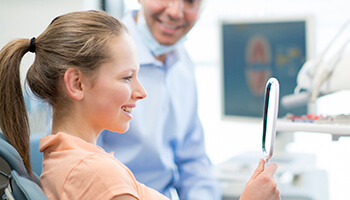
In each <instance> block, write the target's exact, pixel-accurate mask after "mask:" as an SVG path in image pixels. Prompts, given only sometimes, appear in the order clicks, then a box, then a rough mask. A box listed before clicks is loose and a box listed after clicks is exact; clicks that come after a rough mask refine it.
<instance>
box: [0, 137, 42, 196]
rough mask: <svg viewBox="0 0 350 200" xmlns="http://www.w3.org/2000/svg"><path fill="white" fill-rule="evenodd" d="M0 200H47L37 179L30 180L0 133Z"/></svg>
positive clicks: (12, 148) (16, 155)
mask: <svg viewBox="0 0 350 200" xmlns="http://www.w3.org/2000/svg"><path fill="white" fill-rule="evenodd" d="M0 195H1V196H0V199H4V200H22V199H23V200H26V199H27V200H42V199H43V200H48V198H47V197H46V195H45V194H44V192H43V190H42V189H41V187H40V180H39V177H38V176H37V174H36V173H35V172H33V178H31V177H30V176H29V174H28V172H27V170H26V168H25V167H24V163H23V160H22V158H21V156H20V155H19V153H18V152H17V150H16V149H15V148H14V147H13V146H12V145H11V144H10V143H8V142H7V139H6V138H5V136H4V135H3V134H2V133H0Z"/></svg>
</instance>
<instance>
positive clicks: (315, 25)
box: [0, 0, 350, 200]
mask: <svg viewBox="0 0 350 200" xmlns="http://www.w3.org/2000/svg"><path fill="white" fill-rule="evenodd" d="M349 7H350V1H347V0H307V1H305V0H303V1H302V0H244V1H242V0H205V7H204V9H203V13H202V15H201V18H200V19H199V21H198V23H197V24H196V25H195V28H194V29H193V30H192V31H191V32H190V33H189V35H188V40H187V41H186V43H185V45H186V47H187V49H188V52H189V53H190V55H191V56H192V58H193V59H194V61H195V64H196V78H197V84H198V95H199V115H200V118H201V120H202V124H203V126H204V131H205V137H206V146H207V152H208V155H209V157H210V159H211V160H212V162H213V164H214V165H215V166H216V167H217V169H218V178H219V179H220V180H222V182H223V191H224V193H225V194H227V196H228V198H230V195H231V196H234V195H235V192H232V190H235V188H238V189H237V191H238V192H239V188H240V187H242V185H240V184H238V183H237V184H236V185H235V184H230V180H229V178H227V179H225V177H222V176H223V175H222V174H224V175H226V174H227V176H228V177H229V174H230V173H237V172H240V170H242V168H240V169H236V168H235V167H237V166H238V165H239V164H235V163H242V162H248V161H246V160H244V158H243V157H245V158H247V157H252V158H253V160H254V162H253V164H252V165H254V166H253V167H255V166H256V165H257V163H258V158H259V157H262V152H261V138H262V137H261V134H262V126H261V118H259V116H253V117H251V116H240V115H234V116H229V117H227V116H226V115H225V112H224V105H223V98H222V97H223V92H224V89H223V88H224V86H223V80H222V79H223V76H222V72H223V68H224V66H223V65H224V62H223V55H224V52H223V45H224V44H225V41H223V39H224V38H223V37H222V23H223V21H228V22H234V23H237V21H248V20H253V21H254V20H256V21H257V22H259V20H261V19H265V18H269V19H274V20H276V21H279V20H278V19H290V18H296V17H298V18H300V17H302V18H303V19H306V18H307V19H311V22H310V24H307V30H306V31H307V32H305V38H306V43H307V46H306V47H305V51H307V52H305V54H306V55H305V61H307V60H312V59H317V58H319V56H320V55H321V54H322V53H323V52H324V50H325V49H326V48H327V46H328V45H329V44H330V43H331V41H332V39H333V38H335V37H336V35H337V33H338V32H339V31H340V29H341V27H343V25H344V24H346V23H347V22H348V21H349V20H350V12H349V11H348V10H349ZM136 8H139V4H138V2H137V0H107V1H100V0H30V1H27V0H11V1H10V0H0V48H2V47H3V46H4V45H5V44H6V43H8V42H9V41H11V40H13V39H16V38H32V37H36V36H38V35H39V34H40V33H41V32H42V31H43V30H44V29H45V28H46V27H47V26H48V24H49V23H50V22H51V20H52V19H53V18H55V17H56V16H58V15H61V14H64V13H67V12H71V11H78V10H88V9H104V10H106V11H107V12H109V13H110V14H111V15H113V16H115V17H117V18H121V17H122V16H123V14H124V13H125V12H127V11H128V10H131V9H136ZM346 29H347V30H348V29H350V27H347V28H346ZM280 34H284V33H283V32H281V33H280ZM346 35H347V36H349V35H350V34H346ZM344 43H345V42H339V43H338V44H336V46H335V47H333V48H332V49H331V50H330V51H329V52H328V54H327V55H326V56H325V60H327V59H330V60H331V59H332V58H333V57H334V55H335V54H336V53H337V52H338V50H339V49H340V48H342V46H343V44H344ZM348 49H349V48H345V49H344V52H342V53H343V56H342V58H344V59H345V58H347V57H348V58H349V56H350V54H349V53H350V51H349V50H348ZM33 58H34V55H33V54H27V55H26V56H25V58H24V59H23V62H22V73H23V76H24V74H25V73H26V70H27V69H28V68H29V67H30V65H31V63H32V61H33ZM302 64H303V63H302ZM343 65H344V66H345V65H346V67H347V68H349V67H350V66H347V64H346V63H345V64H343ZM348 65H350V62H349V63H348ZM297 67H298V69H300V68H301V67H302V65H300V66H297ZM345 72H347V71H345ZM296 75H297V74H295V80H294V81H295V82H291V83H290V84H294V86H296V78H297V76H296ZM23 76H22V77H23ZM242 84H243V83H242ZM244 84H245V83H244ZM345 84H346V83H345ZM294 86H293V87H294ZM346 86H348V85H346ZM345 88H346V87H345ZM349 88H350V85H349ZM292 92H293V91H291V93H292ZM29 99H31V103H28V105H30V108H28V110H29V111H30V117H31V119H30V121H31V128H32V132H33V133H34V134H38V135H43V134H47V133H49V129H50V128H49V127H50V110H49V108H47V107H46V106H45V105H44V104H42V102H40V101H38V100H33V98H32V97H29ZM349 100H350V92H349V91H348V90H347V89H342V90H339V91H336V92H331V93H330V94H327V95H322V97H320V98H317V102H316V104H317V114H319V115H321V114H323V115H348V114H349V113H350V105H349V102H350V101H349ZM28 102H29V101H28ZM237 102H238V101H237ZM232 103H233V104H234V103H235V102H234V101H233V102H232ZM305 104H306V103H305ZM245 106H247V105H245V104H242V105H241V107H245ZM261 110H262V108H261ZM305 114H306V113H305ZM281 117H283V116H281ZM330 132H332V131H330ZM345 135H347V134H345ZM349 135H350V132H349ZM276 146H277V148H276V149H277V155H282V156H280V157H279V158H283V155H287V157H288V156H291V155H292V156H291V157H293V155H294V157H295V156H296V157H298V158H299V157H300V158H305V159H306V161H307V163H303V162H301V163H299V166H298V167H299V168H298V167H297V168H298V170H299V171H298V173H299V172H300V168H303V167H304V168H307V169H308V170H309V171H310V172H309V171H307V173H306V172H305V173H304V174H305V176H300V175H301V174H303V173H301V172H300V173H299V174H298V176H296V174H297V172H295V171H293V173H292V178H290V177H289V178H288V173H284V174H281V177H280V178H281V183H285V185H287V186H284V185H283V184H281V186H282V188H281V191H282V192H284V191H286V193H291V194H295V195H294V196H295V197H293V198H294V199H316V200H320V199H330V200H342V199H349V197H350V190H349V189H348V186H349V185H350V180H349V178H350V170H349V169H350V157H349V156H348V155H347V152H349V150H350V138H349V137H347V136H342V137H339V138H338V137H337V136H334V135H332V134H328V133H325V132H317V131H308V132H306V131H299V130H298V131H287V132H286V133H279V134H278V139H277V143H276ZM278 153H280V154H278ZM245 155H247V156H245ZM242 156H243V157H242ZM294 157H293V158H294ZM284 158H286V157H284ZM229 161H232V162H231V164H232V165H227V163H230V162H229ZM249 162H250V161H249ZM277 162H279V160H277ZM250 164H251V163H249V165H250ZM287 165H288V164H287ZM303 165H305V166H303ZM227 166H230V167H232V169H231V171H230V169H228V172H227V173H222V172H223V170H224V168H225V167H227ZM281 166H282V169H284V168H283V167H284V163H281ZM249 167H250V166H248V168H249ZM233 168H235V169H233ZM248 171H249V173H250V168H249V169H248ZM314 172H320V174H317V173H316V174H313V173H314ZM310 174H311V175H310ZM309 175H310V177H311V178H310V177H309ZM300 177H304V179H305V180H303V179H302V178H300ZM320 177H321V178H320ZM231 178H232V180H236V179H239V178H238V177H231ZM245 178H246V177H243V179H245ZM298 178H299V179H298ZM307 179H312V180H313V181H314V182H312V181H310V182H308V181H307ZM283 181H284V182H283ZM298 181H299V182H298ZM303 181H304V182H303ZM315 181H316V183H315ZM232 182H234V181H232ZM288 184H294V185H293V187H292V186H290V187H289V186H288ZM298 184H299V185H298ZM235 186H236V187H235ZM318 186H319V187H318ZM282 189H283V190H282ZM304 190H305V191H309V192H305V191H304ZM317 193H318V194H317ZM297 196H298V197H297ZM290 199H292V198H290Z"/></svg>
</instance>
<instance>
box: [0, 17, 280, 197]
mask: <svg viewBox="0 0 350 200" xmlns="http://www.w3.org/2000/svg"><path fill="white" fill-rule="evenodd" d="M28 51H30V52H33V53H35V61H34V63H33V65H32V66H31V67H30V68H29V70H28V73H27V76H26V83H27V84H28V85H29V87H30V89H31V90H32V92H33V93H34V94H35V95H37V96H38V97H40V98H42V99H44V100H46V101H47V102H48V103H49V104H50V105H51V106H52V109H53V116H52V133H51V135H47V136H45V137H43V138H42V139H41V141H40V151H42V152H43V155H44V161H43V172H42V175H41V177H40V179H41V183H42V186H43V189H44V192H45V193H46V194H47V196H48V197H49V198H50V199H113V200H135V199H137V200H141V199H142V200H147V199H152V200H162V199H167V198H166V197H165V196H163V195H162V194H160V193H158V192H156V191H155V190H153V189H151V188H148V187H146V186H145V185H143V184H141V183H139V182H138V181H136V180H135V178H134V176H133V174H132V172H131V171H130V170H129V169H128V168H127V167H125V166H124V165H123V164H122V163H120V162H119V161H118V160H117V159H115V158H114V156H113V154H112V153H111V154H109V153H106V152H105V151H104V150H103V149H101V148H99V147H98V146H97V145H96V140H97V137H98V136H99V134H100V133H101V131H102V130H103V129H108V130H111V131H113V132H120V133H123V132H125V131H127V130H128V128H129V121H130V120H131V119H132V114H131V111H132V109H134V108H135V106H136V102H137V101H138V100H140V99H143V98H145V97H146V91H145V90H144V88H143V87H142V85H141V84H140V82H139V81H138V79H137V73H138V70H139V63H138V60H137V54H136V47H135V45H134V43H133V40H132V39H131V36H130V35H129V33H128V30H127V29H126V28H125V26H124V25H123V24H122V23H120V22H119V21H118V20H117V19H115V18H113V17H111V16H109V15H108V14H106V13H104V12H102V11H82V12H73V13H68V14H65V15H62V16H59V17H57V18H55V19H54V20H53V21H52V22H51V24H50V25H49V26H48V28H47V29H46V30H45V31H44V32H43V33H42V34H41V35H40V36H39V37H37V38H32V39H31V40H29V39H18V40H15V41H12V42H10V43H9V44H7V45H6V46H5V47H4V48H3V49H2V50H1V52H0V80H1V81H0V128H1V130H2V132H3V133H4V135H5V136H6V138H7V139H8V141H9V142H10V143H11V144H12V145H13V146H14V147H15V148H16V149H17V151H18V152H19V153H20V155H21V157H22V158H23V160H24V163H25V166H26V168H27V170H28V172H29V173H31V166H30V158H29V135H30V133H29V125H28V117H27V112H26V108H25V103H24V99H23V94H22V90H21V82H20V62H21V59H22V57H23V56H24V54H26V53H27V52H28ZM146 117H147V116H146ZM116 153H118V152H116ZM263 166H264V163H263V162H261V163H260V165H259V167H258V169H257V171H256V172H255V174H254V175H253V178H252V179H251V181H250V182H249V183H248V184H247V187H246V190H245V192H244V193H243V194H242V197H251V199H254V198H255V199H268V198H269V199H275V198H271V197H278V195H277V196H276V191H277V194H278V189H276V184H275V181H274V180H273V177H272V175H273V174H274V172H275V171H276V168H277V167H276V166H274V165H272V166H271V167H269V168H267V169H265V170H264V167H263ZM262 186H263V187H264V190H263V192H259V193H258V194H259V195H260V196H256V195H255V194H256V193H257V192H254V191H256V190H258V189H260V188H261V187H262ZM261 194H263V196H261ZM256 197H259V198H256ZM260 197H261V198H260ZM267 197H268V198H267ZM247 199H249V198H247Z"/></svg>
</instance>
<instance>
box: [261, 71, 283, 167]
mask: <svg viewBox="0 0 350 200" xmlns="http://www.w3.org/2000/svg"><path fill="white" fill-rule="evenodd" d="M279 88H280V87H279V83H278V80H277V79H276V78H270V79H269V80H268V81H267V83H266V87H265V101H264V102H265V104H264V113H263V137H262V150H263V153H264V157H265V163H266V164H267V163H268V161H269V160H270V159H271V157H272V155H273V150H274V147H275V138H276V123H277V115H278V104H279Z"/></svg>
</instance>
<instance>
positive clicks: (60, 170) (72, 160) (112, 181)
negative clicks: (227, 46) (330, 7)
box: [39, 132, 168, 200]
mask: <svg viewBox="0 0 350 200" xmlns="http://www.w3.org/2000/svg"><path fill="white" fill-rule="evenodd" d="M39 150H40V151H41V152H43V153H44V160H43V172H42V174H41V176H40V180H41V184H42V187H43V190H44V192H45V193H46V195H47V196H48V197H49V199H51V200H58V199H67V200H73V199H77V200H78V199H79V200H81V199H111V198H113V197H116V196H118V195H122V194H128V195H131V196H133V197H135V198H136V199H138V200H147V199H152V200H163V199H168V198H167V197H165V196H163V195H162V194H160V193H158V192H157V191H155V190H153V189H151V188H149V187H146V186H145V185H143V184H141V183H139V182H138V181H136V179H135V177H134V175H133V174H132V172H131V171H130V170H129V169H128V168H127V167H126V166H125V165H123V164H122V163H121V162H119V161H118V160H117V159H116V158H115V157H114V156H113V152H112V153H109V154H108V153H106V152H105V151H104V150H103V149H102V148H100V147H99V146H96V145H94V144H91V143H88V142H86V141H84V140H82V139H80V138H78V137H75V136H72V135H69V134H67V133H63V132H59V133H57V134H55V135H47V136H44V137H43V138H41V139H40V146H39Z"/></svg>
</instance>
